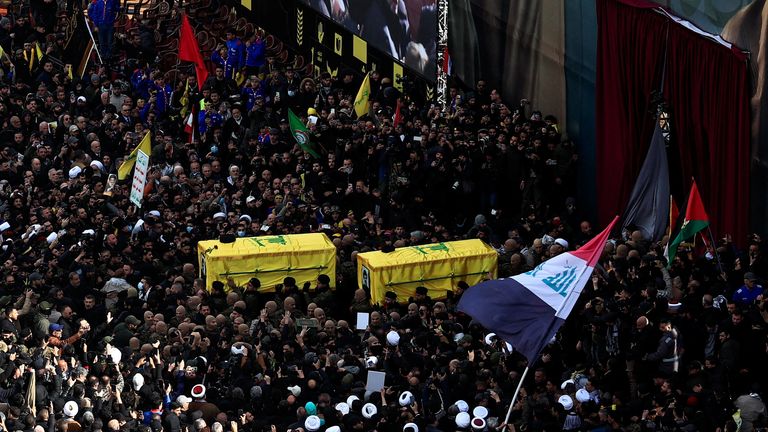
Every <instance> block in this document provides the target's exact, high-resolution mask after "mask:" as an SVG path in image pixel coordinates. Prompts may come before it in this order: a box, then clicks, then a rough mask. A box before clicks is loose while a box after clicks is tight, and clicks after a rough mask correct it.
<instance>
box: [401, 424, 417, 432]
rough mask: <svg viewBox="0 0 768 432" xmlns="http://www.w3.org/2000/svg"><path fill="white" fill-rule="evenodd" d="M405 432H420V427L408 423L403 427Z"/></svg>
mask: <svg viewBox="0 0 768 432" xmlns="http://www.w3.org/2000/svg"><path fill="white" fill-rule="evenodd" d="M403 432H419V427H418V426H416V423H406V424H405V426H403Z"/></svg>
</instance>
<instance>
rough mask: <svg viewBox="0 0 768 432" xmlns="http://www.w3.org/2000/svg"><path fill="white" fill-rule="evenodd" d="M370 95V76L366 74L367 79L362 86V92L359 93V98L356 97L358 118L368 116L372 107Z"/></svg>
mask: <svg viewBox="0 0 768 432" xmlns="http://www.w3.org/2000/svg"><path fill="white" fill-rule="evenodd" d="M370 95H371V80H370V74H366V75H365V79H364V80H363V84H362V85H361V86H360V90H358V91H357V97H355V114H357V116H358V117H362V116H364V115H365V114H368V111H369V110H370V105H371V102H370V100H369V97H370Z"/></svg>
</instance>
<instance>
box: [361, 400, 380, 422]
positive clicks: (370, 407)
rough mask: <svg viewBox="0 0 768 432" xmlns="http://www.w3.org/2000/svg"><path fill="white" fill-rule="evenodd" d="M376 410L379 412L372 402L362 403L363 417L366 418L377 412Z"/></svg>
mask: <svg viewBox="0 0 768 432" xmlns="http://www.w3.org/2000/svg"><path fill="white" fill-rule="evenodd" d="M378 412H379V410H378V408H376V405H374V404H372V403H367V404H365V405H363V417H365V418H367V419H369V418H371V417H373V416H375V415H376V413H378Z"/></svg>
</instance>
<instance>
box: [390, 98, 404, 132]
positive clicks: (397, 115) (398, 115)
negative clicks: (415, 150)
mask: <svg viewBox="0 0 768 432" xmlns="http://www.w3.org/2000/svg"><path fill="white" fill-rule="evenodd" d="M402 121H403V114H402V113H401V112H400V99H398V100H397V108H395V118H394V119H393V121H392V124H393V125H394V127H397V125H399V124H400V122H402Z"/></svg>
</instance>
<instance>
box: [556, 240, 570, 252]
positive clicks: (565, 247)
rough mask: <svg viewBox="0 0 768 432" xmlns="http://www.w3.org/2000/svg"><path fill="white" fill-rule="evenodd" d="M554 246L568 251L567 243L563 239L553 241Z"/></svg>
mask: <svg viewBox="0 0 768 432" xmlns="http://www.w3.org/2000/svg"><path fill="white" fill-rule="evenodd" d="M555 244H559V245H560V246H562V247H563V249H565V250H568V241H567V240H565V239H564V238H558V239H555Z"/></svg>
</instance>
